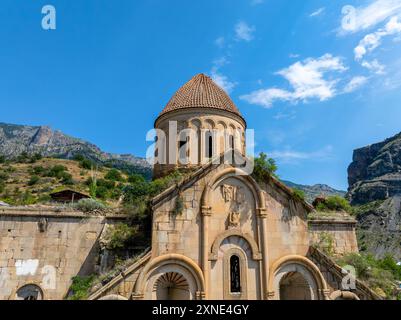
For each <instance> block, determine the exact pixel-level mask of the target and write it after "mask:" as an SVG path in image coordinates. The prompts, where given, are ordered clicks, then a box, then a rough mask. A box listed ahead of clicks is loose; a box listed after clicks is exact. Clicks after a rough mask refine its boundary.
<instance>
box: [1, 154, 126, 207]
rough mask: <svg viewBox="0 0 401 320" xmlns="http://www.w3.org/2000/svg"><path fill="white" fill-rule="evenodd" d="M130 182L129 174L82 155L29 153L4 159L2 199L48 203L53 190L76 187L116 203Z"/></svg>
mask: <svg viewBox="0 0 401 320" xmlns="http://www.w3.org/2000/svg"><path fill="white" fill-rule="evenodd" d="M128 181H129V175H128V174H126V173H124V172H122V171H120V170H117V169H114V168H108V167H104V166H98V165H96V164H95V163H93V162H92V161H90V160H88V159H85V158H84V157H82V156H76V157H75V159H74V160H65V159H55V158H41V156H40V155H33V156H28V155H26V154H22V155H21V156H19V157H18V158H16V159H14V160H5V159H4V158H0V201H3V202H5V203H8V204H10V205H32V204H47V203H49V202H50V201H51V198H50V194H51V193H52V192H56V191H60V190H63V189H72V190H75V191H78V192H81V193H84V194H88V195H91V196H92V197H93V198H98V199H99V200H101V201H104V202H105V204H107V205H109V206H115V205H117V203H118V201H119V199H120V197H121V195H122V190H123V188H124V187H125V186H126V185H128V184H129V182H128Z"/></svg>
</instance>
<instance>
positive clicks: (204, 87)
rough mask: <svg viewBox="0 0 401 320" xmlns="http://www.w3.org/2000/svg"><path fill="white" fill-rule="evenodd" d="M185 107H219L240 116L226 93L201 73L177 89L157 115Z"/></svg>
mask: <svg viewBox="0 0 401 320" xmlns="http://www.w3.org/2000/svg"><path fill="white" fill-rule="evenodd" d="M186 108H212V109H220V110H225V111H229V112H232V113H235V114H237V115H239V116H241V114H240V112H239V110H238V108H237V107H236V106H235V104H234V102H233V101H232V100H231V99H230V97H229V96H228V95H227V93H225V92H224V90H223V89H221V88H220V87H219V86H218V85H217V84H216V83H214V81H213V80H212V79H211V78H210V77H208V76H206V75H204V74H203V73H201V74H198V75H196V76H195V77H193V78H192V79H191V80H189V81H188V82H187V83H186V84H184V85H183V86H182V87H181V88H180V89H178V91H177V92H176V93H175V94H174V96H173V97H172V98H171V99H170V101H169V102H168V103H167V105H166V107H165V108H164V109H163V111H162V112H161V113H160V115H159V116H161V115H163V114H165V113H167V112H170V111H174V110H178V109H186Z"/></svg>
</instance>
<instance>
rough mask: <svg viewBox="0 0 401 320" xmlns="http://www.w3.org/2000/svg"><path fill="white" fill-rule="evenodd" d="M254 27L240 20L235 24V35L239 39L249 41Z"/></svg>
mask: <svg viewBox="0 0 401 320" xmlns="http://www.w3.org/2000/svg"><path fill="white" fill-rule="evenodd" d="M254 32H255V27H252V26H249V25H248V24H247V23H246V22H244V21H240V22H238V23H237V24H236V25H235V37H236V39H237V40H239V41H242V40H243V41H251V40H252V39H253V33H254Z"/></svg>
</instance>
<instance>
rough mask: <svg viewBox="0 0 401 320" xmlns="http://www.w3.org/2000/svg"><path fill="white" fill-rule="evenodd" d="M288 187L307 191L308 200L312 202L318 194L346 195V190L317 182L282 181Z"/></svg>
mask: <svg viewBox="0 0 401 320" xmlns="http://www.w3.org/2000/svg"><path fill="white" fill-rule="evenodd" d="M282 182H283V183H284V184H285V185H286V186H287V187H290V188H293V189H299V190H302V191H303V192H305V196H306V201H308V202H309V203H312V202H313V200H315V198H316V197H317V196H321V195H324V196H328V197H329V196H340V197H344V196H345V191H341V190H336V189H333V188H332V187H330V186H328V185H326V184H315V185H313V186H308V185H302V184H296V183H293V182H290V181H284V180H283V181H282Z"/></svg>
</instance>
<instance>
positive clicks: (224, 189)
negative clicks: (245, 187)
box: [221, 184, 235, 202]
mask: <svg viewBox="0 0 401 320" xmlns="http://www.w3.org/2000/svg"><path fill="white" fill-rule="evenodd" d="M221 193H222V195H223V199H224V201H225V202H230V201H231V200H233V199H234V194H235V187H233V186H230V185H228V184H223V185H222V186H221Z"/></svg>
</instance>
